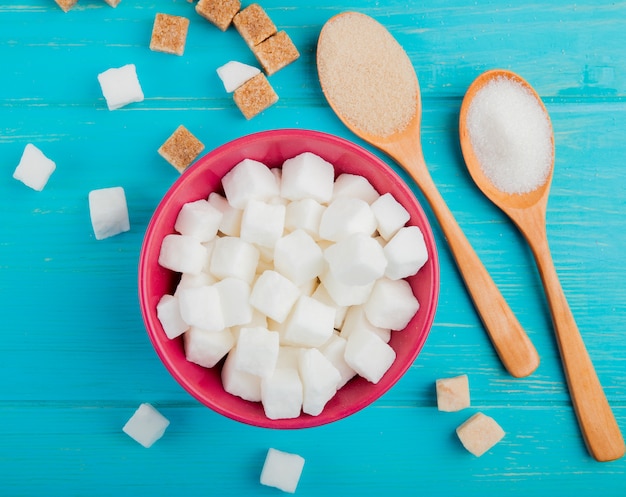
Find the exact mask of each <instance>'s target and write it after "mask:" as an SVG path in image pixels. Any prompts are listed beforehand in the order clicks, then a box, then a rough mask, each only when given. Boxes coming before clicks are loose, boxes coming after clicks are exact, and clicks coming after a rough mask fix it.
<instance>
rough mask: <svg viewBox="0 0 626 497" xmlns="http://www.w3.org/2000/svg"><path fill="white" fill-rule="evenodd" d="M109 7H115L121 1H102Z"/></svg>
mask: <svg viewBox="0 0 626 497" xmlns="http://www.w3.org/2000/svg"><path fill="white" fill-rule="evenodd" d="M104 1H105V2H106V3H107V4H109V5H110V6H111V7H114V8H115V7H117V6H118V5H119V3H120V2H121V1H122V0H104Z"/></svg>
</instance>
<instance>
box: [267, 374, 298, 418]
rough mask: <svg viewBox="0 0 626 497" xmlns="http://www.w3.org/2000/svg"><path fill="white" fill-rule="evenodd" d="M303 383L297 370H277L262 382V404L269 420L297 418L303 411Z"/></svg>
mask: <svg viewBox="0 0 626 497" xmlns="http://www.w3.org/2000/svg"><path fill="white" fill-rule="evenodd" d="M302 395H303V394H302V382H301V381H300V375H299V374H298V370H297V369H296V368H278V367H277V368H276V369H275V370H274V372H273V373H272V374H271V375H269V376H267V377H266V378H263V379H262V381H261V402H262V403H263V410H264V411H265V415H266V416H267V417H268V418H269V419H291V418H297V417H298V416H299V415H300V411H301V410H302Z"/></svg>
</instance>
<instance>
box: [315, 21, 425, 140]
mask: <svg viewBox="0 0 626 497" xmlns="http://www.w3.org/2000/svg"><path fill="white" fill-rule="evenodd" d="M317 65H318V72H319V76H320V80H321V82H322V87H323V89H324V93H325V94H326V96H327V98H328V100H329V101H330V102H331V104H332V105H333V106H334V107H335V110H336V112H337V113H338V114H339V115H341V116H343V117H344V118H345V119H346V120H347V121H348V122H349V123H350V124H351V125H352V126H354V127H356V128H358V129H359V130H361V131H364V132H367V133H371V134H374V135H379V136H389V135H391V134H392V133H394V132H396V131H401V130H403V129H404V128H406V126H407V125H408V124H409V122H411V119H412V118H413V116H414V115H415V112H416V104H417V99H418V94H419V86H418V82H417V77H416V76H415V71H414V69H413V65H412V64H411V61H410V59H409V57H408V56H407V54H406V52H405V51H404V50H403V49H402V47H401V46H400V44H399V43H398V42H397V41H396V40H395V39H394V38H393V36H391V34H390V33H389V32H388V31H387V30H386V29H385V28H384V27H383V26H382V25H381V24H380V23H378V22H377V21H375V20H374V19H372V18H371V17H369V16H366V15H364V14H360V13H357V12H349V13H345V14H341V15H339V16H337V17H335V18H333V19H331V20H330V21H329V22H327V23H326V25H325V26H324V28H323V29H322V32H321V34H320V43H319V45H318V49H317Z"/></svg>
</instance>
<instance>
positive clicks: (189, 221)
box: [174, 199, 222, 242]
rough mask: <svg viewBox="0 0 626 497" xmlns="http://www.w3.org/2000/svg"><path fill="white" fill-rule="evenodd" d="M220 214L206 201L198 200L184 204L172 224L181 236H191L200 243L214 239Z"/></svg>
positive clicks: (220, 218)
mask: <svg viewBox="0 0 626 497" xmlns="http://www.w3.org/2000/svg"><path fill="white" fill-rule="evenodd" d="M221 220H222V212H221V211H220V210H218V209H216V208H215V207H213V206H212V205H211V204H210V203H209V202H208V200H204V199H200V200H195V201H193V202H187V203H186V204H184V205H183V206H182V207H181V209H180V211H179V212H178V216H177V218H176V222H175V224H174V229H175V230H176V231H178V232H179V233H180V234H181V235H187V236H192V237H194V238H197V239H198V240H200V241H201V242H208V241H211V240H213V239H214V238H215V235H217V230H218V228H219V225H220V222H221Z"/></svg>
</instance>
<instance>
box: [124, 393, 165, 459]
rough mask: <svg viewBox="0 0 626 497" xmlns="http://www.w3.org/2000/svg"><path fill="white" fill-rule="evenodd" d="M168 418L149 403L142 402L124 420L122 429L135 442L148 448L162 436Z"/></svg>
mask: <svg viewBox="0 0 626 497" xmlns="http://www.w3.org/2000/svg"><path fill="white" fill-rule="evenodd" d="M169 424H170V422H169V420H168V419H167V418H166V417H165V416H163V415H162V414H161V413H160V412H159V411H157V410H156V409H155V408H154V407H152V406H151V405H150V404H147V403H143V404H140V405H139V408H138V409H137V410H136V411H135V412H134V414H133V415H132V416H131V417H130V419H129V420H128V421H127V422H126V424H125V425H124V427H123V428H122V431H123V432H124V433H126V434H127V435H128V436H129V437H131V438H132V439H134V440H135V441H136V442H138V443H140V444H141V445H143V446H144V447H145V448H149V447H151V446H152V444H154V442H156V441H157V440H158V439H159V438H161V437H162V436H163V434H164V433H165V430H166V429H167V427H168V426H169Z"/></svg>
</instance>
